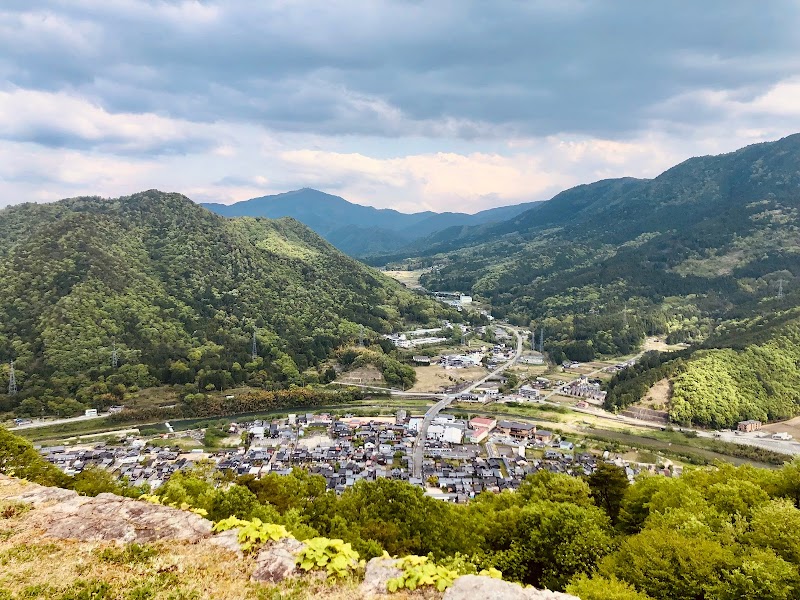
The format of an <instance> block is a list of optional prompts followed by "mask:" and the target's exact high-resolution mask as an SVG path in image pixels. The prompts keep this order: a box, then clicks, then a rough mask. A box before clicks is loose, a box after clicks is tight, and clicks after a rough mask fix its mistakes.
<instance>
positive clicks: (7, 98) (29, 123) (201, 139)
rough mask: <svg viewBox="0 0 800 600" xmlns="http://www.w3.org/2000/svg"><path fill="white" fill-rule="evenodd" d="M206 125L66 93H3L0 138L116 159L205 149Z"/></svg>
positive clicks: (208, 139)
mask: <svg viewBox="0 0 800 600" xmlns="http://www.w3.org/2000/svg"><path fill="white" fill-rule="evenodd" d="M203 129H204V128H203V127H202V126H198V125H196V124H192V123H189V122H186V121H180V120H176V119H169V118H165V117H160V116H158V115H155V114H152V113H142V114H134V113H115V114H111V113H109V112H108V111H106V110H104V109H103V108H101V107H99V106H96V105H94V104H91V103H90V102H88V101H86V100H85V99H82V98H79V97H75V96H72V95H69V94H66V93H63V92H60V93H49V92H39V91H33V90H21V89H12V90H10V91H0V137H2V138H4V139H7V140H14V141H19V142H34V143H38V144H41V145H43V146H48V147H65V148H94V149H101V150H106V151H108V152H111V153H114V154H128V153H131V154H150V155H152V154H163V153H182V152H186V151H188V150H189V149H190V148H191V149H192V150H195V151H196V150H207V149H208V148H210V147H212V146H215V145H216V142H215V140H214V139H213V138H212V137H211V136H209V135H206V136H204V135H202V133H201V132H202V130H203Z"/></svg>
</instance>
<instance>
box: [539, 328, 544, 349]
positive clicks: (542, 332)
mask: <svg viewBox="0 0 800 600" xmlns="http://www.w3.org/2000/svg"><path fill="white" fill-rule="evenodd" d="M539 353H540V354H544V327H542V328H541V329H540V330H539Z"/></svg>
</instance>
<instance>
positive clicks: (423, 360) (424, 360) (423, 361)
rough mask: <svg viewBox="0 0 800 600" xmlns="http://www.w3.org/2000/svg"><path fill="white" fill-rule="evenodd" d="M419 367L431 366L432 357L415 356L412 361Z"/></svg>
mask: <svg viewBox="0 0 800 600" xmlns="http://www.w3.org/2000/svg"><path fill="white" fill-rule="evenodd" d="M411 360H413V361H414V362H415V363H416V364H418V365H430V364H431V357H430V356H416V355H415V356H413V357H412V359H411Z"/></svg>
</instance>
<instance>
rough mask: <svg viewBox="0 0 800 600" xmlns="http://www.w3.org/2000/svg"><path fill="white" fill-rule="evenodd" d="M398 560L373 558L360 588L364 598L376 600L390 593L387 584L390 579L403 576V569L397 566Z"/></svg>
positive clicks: (368, 564)
mask: <svg viewBox="0 0 800 600" xmlns="http://www.w3.org/2000/svg"><path fill="white" fill-rule="evenodd" d="M396 564H397V560H396V559H394V558H380V557H379V558H373V559H371V560H370V561H369V562H368V563H367V569H366V571H365V572H364V581H363V582H361V585H360V586H359V588H358V591H359V592H360V594H361V597H362V598H374V597H375V596H382V595H385V594H388V593H389V590H388V589H387V587H386V584H387V583H388V581H389V580H390V579H393V578H395V577H400V575H402V574H403V571H402V570H401V569H398V568H397V567H396V566H395V565H396Z"/></svg>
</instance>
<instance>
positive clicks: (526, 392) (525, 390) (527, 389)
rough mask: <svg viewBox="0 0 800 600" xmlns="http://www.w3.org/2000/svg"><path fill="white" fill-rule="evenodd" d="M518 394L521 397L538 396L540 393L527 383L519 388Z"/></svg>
mask: <svg viewBox="0 0 800 600" xmlns="http://www.w3.org/2000/svg"><path fill="white" fill-rule="evenodd" d="M519 394H520V396H522V397H523V398H538V397H539V395H540V394H539V390H538V389H536V388H535V387H533V386H530V385H527V384H525V385H523V386H522V387H521V388H519Z"/></svg>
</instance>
